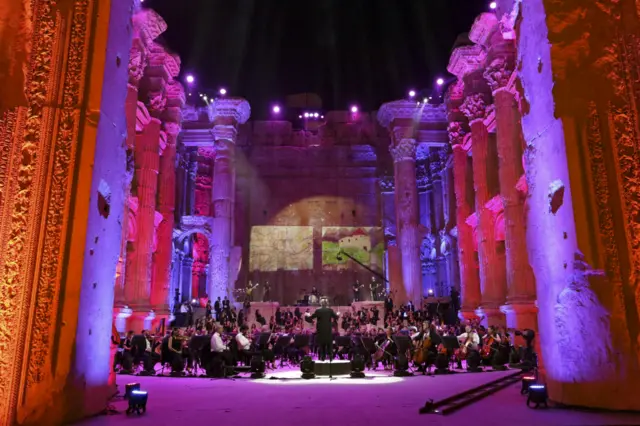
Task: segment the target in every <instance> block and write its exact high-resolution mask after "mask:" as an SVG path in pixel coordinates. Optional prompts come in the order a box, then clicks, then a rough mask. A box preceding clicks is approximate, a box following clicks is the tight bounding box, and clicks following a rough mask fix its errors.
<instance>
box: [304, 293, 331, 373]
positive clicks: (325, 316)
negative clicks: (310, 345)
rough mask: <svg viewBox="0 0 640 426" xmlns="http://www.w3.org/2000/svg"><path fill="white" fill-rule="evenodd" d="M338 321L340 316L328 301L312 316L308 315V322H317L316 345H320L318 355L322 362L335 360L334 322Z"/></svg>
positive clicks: (306, 318)
mask: <svg viewBox="0 0 640 426" xmlns="http://www.w3.org/2000/svg"><path fill="white" fill-rule="evenodd" d="M337 319H338V315H337V314H336V313H335V312H334V311H333V309H331V308H329V307H328V303H327V301H326V299H323V300H322V301H321V302H320V308H318V309H316V311H315V312H314V313H313V314H312V315H310V314H306V316H305V320H306V321H307V322H313V320H317V322H316V344H317V345H318V355H319V356H320V360H321V361H325V360H326V359H327V358H329V359H332V358H333V321H334V320H337Z"/></svg>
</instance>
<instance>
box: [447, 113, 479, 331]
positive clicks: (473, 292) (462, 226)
mask: <svg viewBox="0 0 640 426" xmlns="http://www.w3.org/2000/svg"><path fill="white" fill-rule="evenodd" d="M462 137H463V133H462V130H461V128H460V124H459V123H456V122H454V123H451V124H450V125H449V139H450V141H451V143H452V145H453V183H454V190H455V196H456V215H457V216H456V223H457V225H456V227H457V233H458V265H459V267H460V316H461V317H462V318H464V319H471V318H475V316H476V314H475V310H476V309H477V308H478V306H480V280H479V277H478V270H477V268H476V260H475V249H474V243H473V229H471V226H469V225H468V224H467V218H468V217H469V215H470V214H471V212H472V209H471V205H470V204H469V201H468V198H467V194H469V193H470V192H471V188H469V187H468V186H469V185H468V182H469V181H468V179H467V174H468V173H469V172H468V162H467V158H468V155H467V151H466V150H465V149H464V148H463V146H462Z"/></svg>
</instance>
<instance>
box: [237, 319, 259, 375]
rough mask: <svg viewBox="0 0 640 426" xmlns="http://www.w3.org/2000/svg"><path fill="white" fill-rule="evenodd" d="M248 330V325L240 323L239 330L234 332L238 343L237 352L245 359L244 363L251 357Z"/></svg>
mask: <svg viewBox="0 0 640 426" xmlns="http://www.w3.org/2000/svg"><path fill="white" fill-rule="evenodd" d="M256 312H257V311H256ZM248 331H249V327H247V326H246V325H242V326H241V327H240V331H239V332H238V334H236V343H237V345H238V353H239V354H240V356H241V357H242V358H243V359H244V360H245V363H248V362H249V360H250V359H251V355H253V354H252V352H251V340H250V339H249V338H248V337H247V332H248Z"/></svg>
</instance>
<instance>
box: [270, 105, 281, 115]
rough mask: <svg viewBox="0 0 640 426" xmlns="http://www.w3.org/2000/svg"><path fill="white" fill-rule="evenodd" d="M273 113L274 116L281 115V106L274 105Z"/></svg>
mask: <svg viewBox="0 0 640 426" xmlns="http://www.w3.org/2000/svg"><path fill="white" fill-rule="evenodd" d="M271 111H273V113H274V114H280V106H278V105H274V106H273V108H271Z"/></svg>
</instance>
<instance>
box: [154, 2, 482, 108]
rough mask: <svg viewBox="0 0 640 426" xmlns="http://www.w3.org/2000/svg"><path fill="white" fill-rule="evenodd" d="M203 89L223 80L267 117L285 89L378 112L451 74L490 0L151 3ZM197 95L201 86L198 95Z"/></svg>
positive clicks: (171, 45)
mask: <svg viewBox="0 0 640 426" xmlns="http://www.w3.org/2000/svg"><path fill="white" fill-rule="evenodd" d="M143 4H144V6H145V7H151V8H153V9H155V10H156V11H157V12H158V13H159V14H160V15H161V16H162V17H163V18H164V19H165V20H166V21H167V24H168V27H169V28H168V30H167V32H166V33H165V34H164V35H163V41H164V43H165V45H167V46H168V47H169V48H170V49H171V50H172V51H175V52H176V53H178V54H179V55H180V57H181V58H182V70H183V74H186V73H193V74H194V75H195V76H196V78H197V83H198V86H199V87H198V88H199V90H201V91H205V92H208V93H215V92H216V91H217V89H218V88H219V87H221V86H224V87H225V88H227V89H228V90H229V94H230V95H232V96H243V97H245V98H247V99H248V100H249V102H250V103H251V107H252V117H253V118H264V117H265V116H266V115H267V114H268V111H269V109H270V106H271V105H272V104H273V103H274V102H282V101H283V99H284V97H285V96H286V95H290V94H295V93H304V92H313V93H317V94H319V95H320V96H321V97H322V99H323V103H324V105H323V108H324V110H332V109H342V110H346V109H347V108H348V106H349V105H351V104H353V103H355V104H358V105H359V106H360V108H361V110H363V111H366V110H372V109H377V108H378V107H379V106H380V105H381V104H382V103H384V102H386V101H390V100H394V99H399V98H401V97H403V96H405V94H406V93H407V91H408V90H409V89H411V88H415V89H417V90H419V91H424V93H425V94H427V93H426V92H427V91H429V90H431V88H432V87H433V81H434V80H435V78H436V77H437V76H441V75H446V66H447V63H448V59H449V54H450V51H451V48H452V46H453V44H454V42H455V40H456V38H457V36H458V34H460V33H462V32H467V31H468V30H469V29H470V27H471V24H472V23H473V20H474V19H475V17H476V16H477V15H478V14H479V13H481V12H484V11H488V4H489V1H488V0H145V2H144V3H143ZM194 92H195V91H194Z"/></svg>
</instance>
